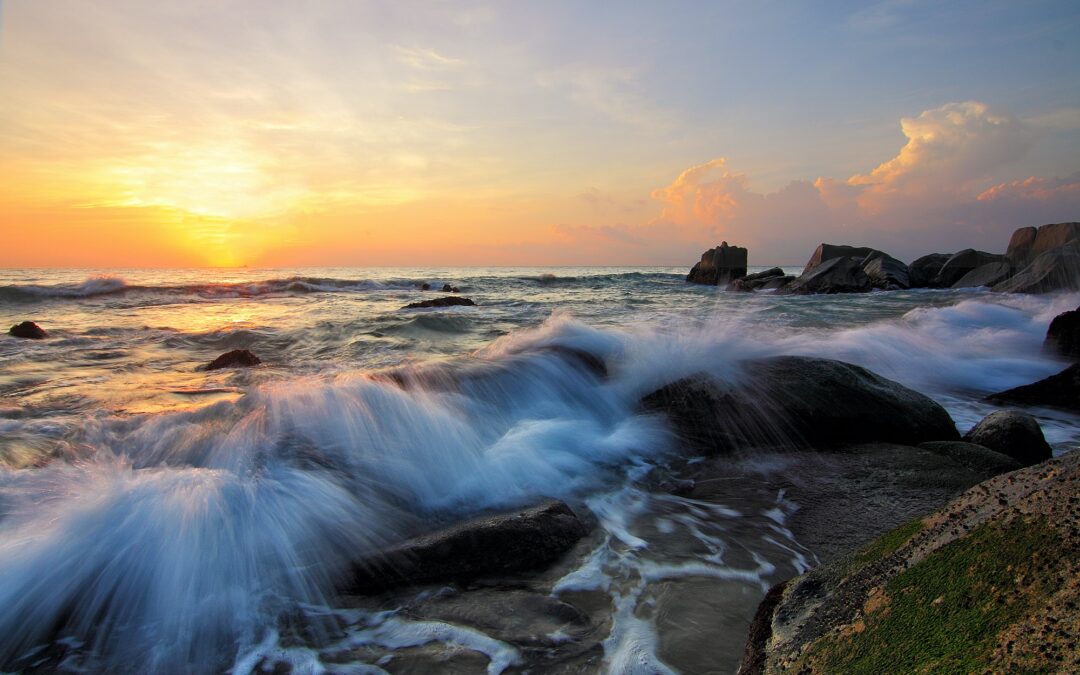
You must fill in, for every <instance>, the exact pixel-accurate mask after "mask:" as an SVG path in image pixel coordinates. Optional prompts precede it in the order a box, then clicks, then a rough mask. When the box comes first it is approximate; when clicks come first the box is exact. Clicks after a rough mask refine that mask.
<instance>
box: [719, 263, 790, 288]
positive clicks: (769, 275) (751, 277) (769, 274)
mask: <svg viewBox="0 0 1080 675" xmlns="http://www.w3.org/2000/svg"><path fill="white" fill-rule="evenodd" d="M783 276H784V270H782V269H780V268H779V267H773V268H772V269H768V270H765V271H764V272H755V273H754V274H748V275H746V276H745V277H742V278H740V279H736V280H735V281H732V282H731V290H733V291H744V292H746V291H756V290H758V289H759V288H761V287H762V286H764V285H765V284H766V283H768V282H770V281H772V280H773V279H779V278H780V277H783Z"/></svg>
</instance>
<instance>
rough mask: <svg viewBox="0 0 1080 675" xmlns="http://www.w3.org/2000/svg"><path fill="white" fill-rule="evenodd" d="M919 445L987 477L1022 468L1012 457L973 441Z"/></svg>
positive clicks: (930, 442)
mask: <svg viewBox="0 0 1080 675" xmlns="http://www.w3.org/2000/svg"><path fill="white" fill-rule="evenodd" d="M919 447H920V448H922V449H924V450H929V451H930V452H933V453H936V454H939V455H944V456H945V457H949V458H950V459H953V460H955V461H956V462H957V463H958V464H960V465H962V466H966V467H968V468H970V469H974V470H976V471H979V472H980V473H982V474H983V475H985V476H986V477H987V478H989V477H990V476H996V475H998V474H1001V473H1006V472H1008V471H1015V470H1017V469H1020V468H1023V465H1021V464H1020V462H1018V461H1016V460H1015V459H1013V458H1012V457H1009V456H1008V455H1006V454H1003V453H1000V452H998V451H997V450H991V449H990V448H987V447H984V446H981V445H975V444H974V443H965V442H964V441H927V442H926V443H919Z"/></svg>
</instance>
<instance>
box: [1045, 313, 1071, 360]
mask: <svg viewBox="0 0 1080 675" xmlns="http://www.w3.org/2000/svg"><path fill="white" fill-rule="evenodd" d="M1043 349H1045V350H1046V351H1048V352H1052V353H1055V354H1060V355H1061V356H1067V357H1070V358H1078V357H1080V307H1077V308H1076V309H1073V310H1069V311H1068V312H1063V313H1061V314H1058V315H1057V316H1055V317H1054V320H1053V321H1051V322H1050V327H1049V328H1047V329H1046V339H1045V340H1043Z"/></svg>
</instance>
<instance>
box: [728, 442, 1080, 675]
mask: <svg viewBox="0 0 1080 675" xmlns="http://www.w3.org/2000/svg"><path fill="white" fill-rule="evenodd" d="M1078 502H1080V453H1069V454H1067V455H1065V456H1063V457H1060V458H1058V459H1054V460H1049V461H1047V462H1044V463H1042V464H1039V465H1036V466H1033V467H1030V468H1026V469H1021V470H1019V471H1014V472H1011V473H1008V474H1005V475H1002V476H998V477H995V478H991V479H989V480H987V481H985V482H982V483H980V484H978V485H976V486H975V487H973V488H971V489H969V490H967V491H966V492H965V493H963V494H962V495H960V496H959V497H957V498H956V499H954V500H953V501H951V502H950V503H949V504H947V505H946V506H944V507H943V508H941V509H939V510H937V511H935V512H934V513H931V514H930V515H927V516H925V517H920V518H916V519H913V520H910V521H908V522H906V523H904V524H902V525H900V526H899V527H896V528H895V529H893V530H892V531H890V532H888V533H887V534H885V535H883V536H881V537H879V538H878V539H876V540H875V541H873V542H871V543H870V544H869V545H867V546H865V547H863V548H862V549H860V550H858V551H854V552H852V553H850V554H847V555H844V556H841V557H838V558H836V559H834V560H832V561H829V562H827V563H825V564H824V565H822V566H820V567H818V568H816V569H814V570H812V571H810V572H809V573H807V574H804V575H802V576H799V577H797V578H795V579H792V580H790V581H786V582H783V583H781V584H778V585H777V586H775V587H773V589H772V590H770V591H769V593H768V595H767V596H766V598H765V601H764V602H763V603H762V604H761V605H760V606H759V608H758V612H757V614H756V616H755V618H754V621H753V624H752V626H751V630H750V640H749V641H748V642H747V646H746V651H745V653H744V658H743V661H742V665H741V668H740V671H739V672H740V673H743V674H744V675H750V674H754V673H780V672H800V673H835V672H866V673H876V672H937V671H945V670H948V671H954V670H955V671H957V672H1025V671H1028V670H1047V671H1053V672H1077V671H1078V670H1080V647H1078V645H1080V602H1078V599H1080V509H1078V508H1077V506H1076V505H1077V503H1078Z"/></svg>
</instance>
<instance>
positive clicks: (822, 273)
mask: <svg viewBox="0 0 1080 675" xmlns="http://www.w3.org/2000/svg"><path fill="white" fill-rule="evenodd" d="M870 288H871V286H870V277H868V276H866V272H864V271H863V269H862V259H861V258H850V257H844V258H831V259H829V260H826V261H825V262H823V263H821V264H820V265H817V266H815V267H814V268H812V269H811V270H810V271H808V272H803V273H802V276H800V277H799V278H798V279H795V280H794V281H792V282H791V283H790V284H788V285H787V286H784V287H783V288H782V289H781V291H780V292H782V293H791V294H794V295H809V294H813V293H867V292H869V291H870Z"/></svg>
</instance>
